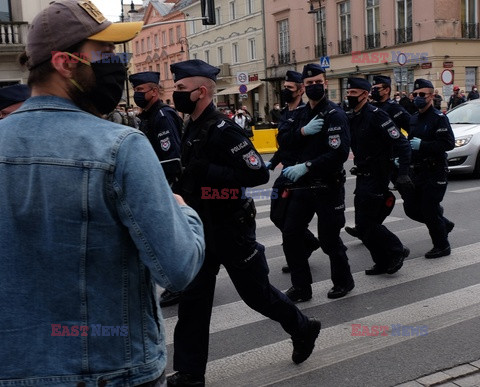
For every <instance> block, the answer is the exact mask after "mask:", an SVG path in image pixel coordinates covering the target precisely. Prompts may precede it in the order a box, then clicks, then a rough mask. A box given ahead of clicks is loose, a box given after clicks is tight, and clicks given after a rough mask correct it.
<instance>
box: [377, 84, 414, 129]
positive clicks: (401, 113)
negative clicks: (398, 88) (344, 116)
mask: <svg viewBox="0 0 480 387" xmlns="http://www.w3.org/2000/svg"><path fill="white" fill-rule="evenodd" d="M378 84H387V85H388V86H389V87H391V84H392V80H391V79H390V77H387V76H383V75H376V76H374V77H373V85H378ZM372 105H373V106H376V107H378V108H380V109H382V110H383V111H385V112H386V113H387V114H388V115H389V116H390V118H391V119H392V121H393V122H394V123H395V125H396V126H397V128H400V129H403V130H405V132H407V133H408V132H409V131H410V113H408V112H407V111H406V110H405V108H404V107H403V106H402V105H400V104H398V103H396V102H395V101H392V100H391V99H390V98H388V99H387V100H386V101H384V102H373V103H372Z"/></svg>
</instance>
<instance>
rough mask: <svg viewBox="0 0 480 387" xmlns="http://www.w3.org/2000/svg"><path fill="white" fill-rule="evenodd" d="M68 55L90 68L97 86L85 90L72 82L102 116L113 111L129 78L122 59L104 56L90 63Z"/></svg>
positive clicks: (72, 80) (75, 82)
mask: <svg viewBox="0 0 480 387" xmlns="http://www.w3.org/2000/svg"><path fill="white" fill-rule="evenodd" d="M66 54H68V55H69V56H71V57H73V58H75V59H78V60H79V62H80V63H83V64H85V65H87V66H90V67H91V68H92V71H93V73H94V75H95V86H94V87H93V88H91V89H90V90H85V89H84V88H83V87H82V85H80V84H79V83H78V82H77V81H76V80H75V79H70V81H71V82H72V83H73V84H74V85H75V87H76V88H77V89H78V90H80V91H81V92H82V93H83V95H84V97H85V98H86V99H87V100H88V101H89V102H90V103H91V105H92V106H93V107H94V108H95V109H96V110H97V111H98V112H99V113H100V114H108V113H110V112H111V111H113V109H115V107H116V106H117V104H118V102H119V101H120V98H121V97H122V93H123V88H124V85H125V79H126V76H127V71H126V68H125V65H124V64H123V62H122V58H120V57H119V56H117V55H114V54H111V55H106V56H105V54H104V55H103V56H102V59H101V60H98V61H96V62H88V61H86V60H84V59H81V58H78V57H76V56H74V55H72V54H70V53H66Z"/></svg>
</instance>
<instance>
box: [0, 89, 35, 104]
mask: <svg viewBox="0 0 480 387" xmlns="http://www.w3.org/2000/svg"><path fill="white" fill-rule="evenodd" d="M29 97H30V88H29V87H28V86H27V85H13V86H7V87H3V88H1V89H0V109H5V108H6V107H9V106H11V105H14V104H16V103H18V102H23V101H25V100H26V99H28V98H29Z"/></svg>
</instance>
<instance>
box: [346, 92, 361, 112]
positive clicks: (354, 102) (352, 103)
mask: <svg viewBox="0 0 480 387" xmlns="http://www.w3.org/2000/svg"><path fill="white" fill-rule="evenodd" d="M363 95H364V93H362V94H360V95H356V96H353V95H347V99H348V107H349V108H350V109H355V108H356V107H357V106H358V104H359V103H361V102H362V101H363V100H364V98H363V97H362V96H363ZM360 98H361V99H360Z"/></svg>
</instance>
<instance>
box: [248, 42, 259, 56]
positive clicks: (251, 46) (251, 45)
mask: <svg viewBox="0 0 480 387" xmlns="http://www.w3.org/2000/svg"><path fill="white" fill-rule="evenodd" d="M248 59H249V60H252V59H257V49H256V45H255V38H252V39H248Z"/></svg>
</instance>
